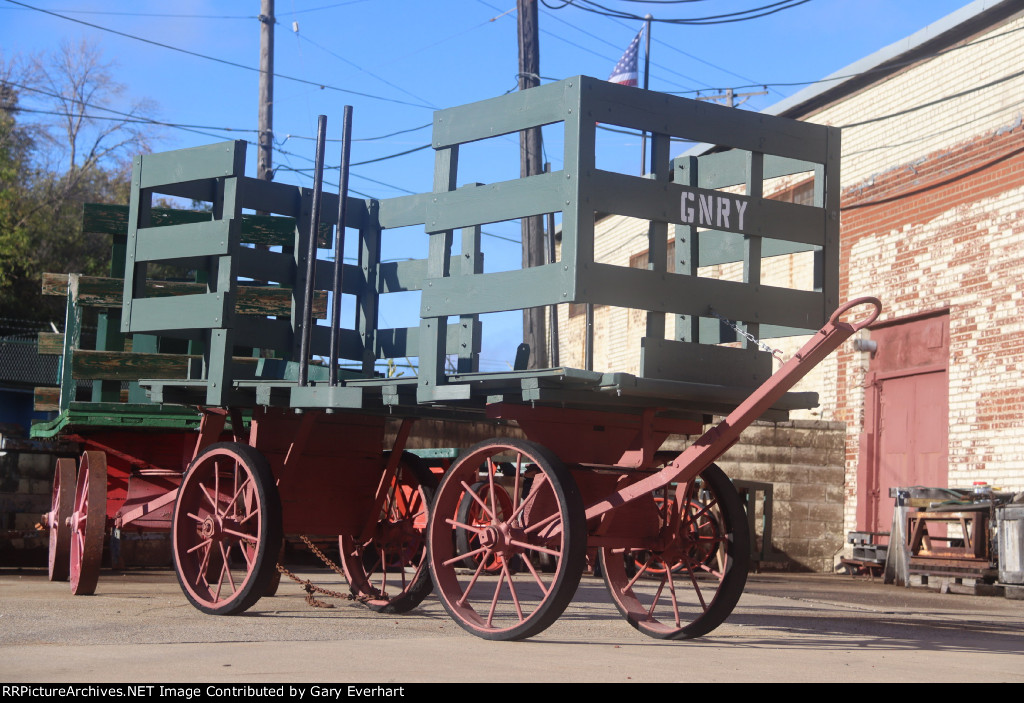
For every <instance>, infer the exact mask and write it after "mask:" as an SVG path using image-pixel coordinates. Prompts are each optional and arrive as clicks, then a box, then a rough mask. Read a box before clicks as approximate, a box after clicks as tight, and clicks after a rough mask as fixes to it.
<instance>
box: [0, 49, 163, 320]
mask: <svg viewBox="0 0 1024 703" xmlns="http://www.w3.org/2000/svg"><path fill="white" fill-rule="evenodd" d="M123 94H124V87H123V86H122V85H121V84H119V83H117V82H116V81H115V80H114V79H113V64H112V63H110V62H105V61H104V60H103V57H102V54H101V52H100V51H99V50H98V49H97V48H95V47H93V46H91V45H89V44H87V43H86V42H80V43H78V44H70V43H67V42H65V43H63V44H61V46H60V48H59V49H58V50H56V51H55V52H53V53H51V54H48V55H43V56H35V57H28V58H25V57H15V58H13V59H11V60H9V61H5V60H4V59H3V57H0V317H9V318H21V319H38V320H52V319H54V318H63V303H61V302H60V301H56V300H52V299H50V300H47V299H45V298H43V297H42V296H41V295H40V293H39V288H40V278H41V275H42V274H43V273H44V272H47V271H56V272H77V273H88V274H94V275H97V274H100V275H102V274H105V273H107V266H108V265H109V252H110V242H109V241H106V238H105V237H93V236H89V235H88V234H85V233H83V232H82V204H83V203H86V202H105V203H126V202H127V201H128V193H129V180H130V172H131V168H130V163H131V157H132V156H133V155H134V154H136V153H142V152H147V151H149V145H150V142H151V139H152V138H153V135H154V134H155V131H154V128H153V127H152V126H150V125H148V124H146V119H147V118H146V117H145V115H146V114H147V113H149V112H151V111H152V106H151V105H150V104H149V103H147V102H133V103H131V104H129V105H127V107H126V108H124V107H122V108H120V109H118V108H117V107H116V106H117V105H120V104H122V103H123V97H122V96H123Z"/></svg>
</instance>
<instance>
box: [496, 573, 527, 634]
mask: <svg viewBox="0 0 1024 703" xmlns="http://www.w3.org/2000/svg"><path fill="white" fill-rule="evenodd" d="M501 573H502V575H503V576H504V578H505V579H507V580H508V592H509V595H510V596H512V603H514V604H515V607H516V615H518V616H519V622H522V621H523V607H522V606H521V605H519V596H518V595H517V594H516V586H515V584H514V583H512V574H511V573H510V572H509V570H508V562H502V564H501ZM500 582H501V580H500V579H499V583H500Z"/></svg>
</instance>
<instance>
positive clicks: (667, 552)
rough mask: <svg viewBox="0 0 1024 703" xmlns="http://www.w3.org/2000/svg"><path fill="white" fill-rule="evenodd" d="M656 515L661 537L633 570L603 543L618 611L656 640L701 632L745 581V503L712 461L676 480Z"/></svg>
mask: <svg viewBox="0 0 1024 703" xmlns="http://www.w3.org/2000/svg"><path fill="white" fill-rule="evenodd" d="M676 506H683V509H679V508H677V507H676ZM659 516H660V522H661V526H662V528H661V533H662V535H664V543H663V545H662V546H661V548H659V549H657V550H651V551H649V552H646V553H645V554H646V555H647V556H646V559H645V560H644V561H643V563H641V564H640V565H639V566H638V568H637V572H636V573H635V574H634V575H628V574H627V568H626V564H625V562H626V560H624V559H623V557H622V551H623V550H621V549H619V550H616V549H606V548H602V549H601V552H600V553H601V568H602V571H603V572H604V579H605V584H606V585H607V587H608V591H609V593H610V594H611V596H612V600H613V601H614V602H615V606H616V607H617V608H618V609H619V612H620V613H622V615H623V616H624V617H625V618H626V620H627V621H629V623H630V624H631V625H632V626H633V627H635V628H637V629H638V630H640V631H641V632H643V633H645V634H647V635H650V636H651V637H656V638H658V639H687V638H690V637H699V636H701V635H704V634H707V633H708V632H710V631H711V630H713V629H715V628H716V627H718V626H719V625H720V624H721V623H722V622H723V621H724V620H725V619H726V618H727V617H729V614H730V613H731V612H732V610H733V608H735V607H736V603H737V602H738V601H739V598H740V595H741V594H742V593H743V586H744V585H745V584H746V581H747V571H748V569H749V564H750V537H749V534H748V532H747V522H746V519H745V513H744V510H743V504H742V503H741V502H740V499H739V496H738V495H737V494H736V490H735V488H733V485H732V482H731V481H729V479H728V478H727V477H726V475H725V474H724V473H723V472H722V470H721V469H719V468H718V467H717V466H714V465H712V466H709V467H708V468H707V469H705V470H704V471H703V472H702V473H701V474H700V476H698V477H697V478H696V479H695V480H694V481H691V482H689V483H684V484H679V485H678V486H677V487H676V495H675V499H674V500H669V501H663V502H662V503H661V505H660V506H659ZM669 564H671V565H673V568H666V566H667V565H669ZM680 566H681V568H680ZM645 576H646V577H648V578H645ZM651 576H653V578H650V577H651Z"/></svg>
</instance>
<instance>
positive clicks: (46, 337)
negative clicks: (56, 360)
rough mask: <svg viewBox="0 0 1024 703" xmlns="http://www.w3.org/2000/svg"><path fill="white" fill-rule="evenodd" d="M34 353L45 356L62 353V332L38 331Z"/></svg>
mask: <svg viewBox="0 0 1024 703" xmlns="http://www.w3.org/2000/svg"><path fill="white" fill-rule="evenodd" d="M36 353H38V354H42V355H46V356H49V355H60V354H63V353H64V334H63V333H62V332H40V333H39V334H38V336H37V337H36Z"/></svg>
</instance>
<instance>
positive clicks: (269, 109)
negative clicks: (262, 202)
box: [256, 0, 275, 181]
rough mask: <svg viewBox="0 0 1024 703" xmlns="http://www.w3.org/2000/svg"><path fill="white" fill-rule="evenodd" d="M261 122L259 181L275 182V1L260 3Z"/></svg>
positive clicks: (265, 0) (263, 0) (257, 164)
mask: <svg viewBox="0 0 1024 703" xmlns="http://www.w3.org/2000/svg"><path fill="white" fill-rule="evenodd" d="M259 20H260V117H259V120H260V123H259V157H258V160H257V163H256V178H258V179H259V180H261V181H272V180H274V165H273V164H274V162H273V148H274V22H275V20H274V0H260V16H259Z"/></svg>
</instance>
